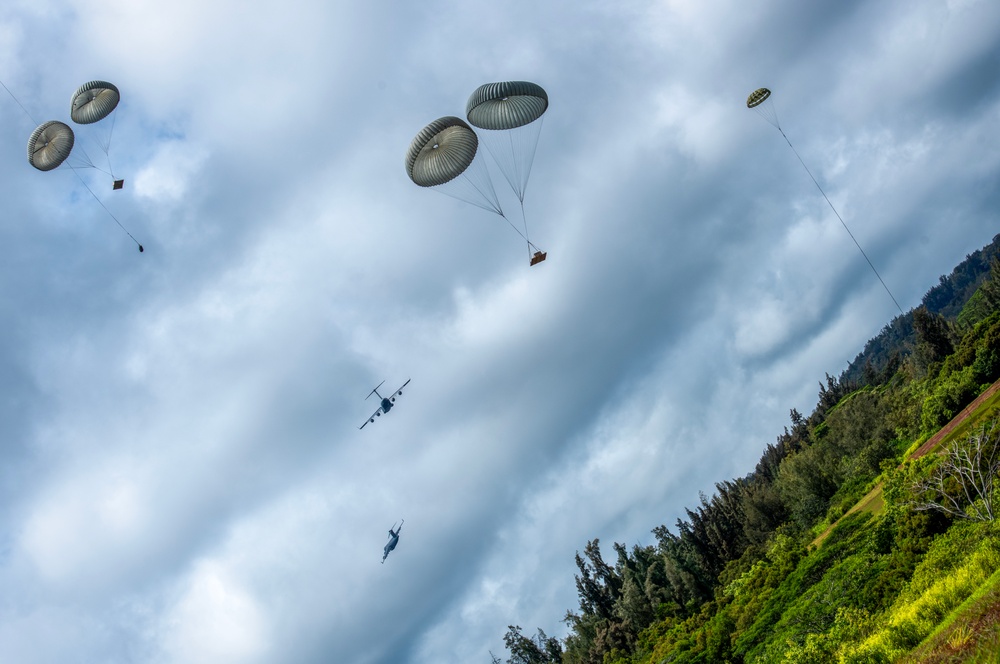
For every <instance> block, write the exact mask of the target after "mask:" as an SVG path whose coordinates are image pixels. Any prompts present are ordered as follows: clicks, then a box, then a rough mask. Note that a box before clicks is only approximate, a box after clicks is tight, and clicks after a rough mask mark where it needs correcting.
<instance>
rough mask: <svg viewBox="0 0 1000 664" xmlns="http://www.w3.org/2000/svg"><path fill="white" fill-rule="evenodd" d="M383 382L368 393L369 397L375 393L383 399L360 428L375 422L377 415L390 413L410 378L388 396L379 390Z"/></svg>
mask: <svg viewBox="0 0 1000 664" xmlns="http://www.w3.org/2000/svg"><path fill="white" fill-rule="evenodd" d="M384 382H385V381H384V380H383V381H382V383H384ZM382 383H379V384H378V385H376V386H375V389H374V390H372V391H371V392H369V393H368V397H370V396H371V395H373V394H374V395H376V396H377V397H378V398H379V399H381V400H382V402H381V403H380V404H379V407H378V409H377V410H376V411H375V412H374V413H372V414H371V416H370V417H369V418H368V419H367V420H365V423H364V424H362V425H361V426H359V427H358V429H364V428H365V427H366V426H368V425H369V424H371V423H372V422H374V421H375V418H376V417H381V416H382V413H388V412H389V411H390V410H392V404H393V403H394V402H395V401H396V397H398V396H401V395H402V394H403V388H404V387H406V386H407V385H409V384H410V379H409V378H407V379H406V382H405V383H403V384H402V385H400V386H399V389H396V390H394V394H391V395H390V396H388V397H384V396H382V395H381V394H379V392H378V388H380V387H382ZM368 397H365V399H367V398H368Z"/></svg>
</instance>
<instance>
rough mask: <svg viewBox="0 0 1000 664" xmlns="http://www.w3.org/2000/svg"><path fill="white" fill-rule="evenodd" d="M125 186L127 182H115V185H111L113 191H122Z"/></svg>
mask: <svg viewBox="0 0 1000 664" xmlns="http://www.w3.org/2000/svg"><path fill="white" fill-rule="evenodd" d="M124 186H125V180H115V183H114V184H113V185H111V189H112V190H117V189H121V188H122V187H124Z"/></svg>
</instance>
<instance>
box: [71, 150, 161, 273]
mask: <svg viewBox="0 0 1000 664" xmlns="http://www.w3.org/2000/svg"><path fill="white" fill-rule="evenodd" d="M70 169H71V170H72V171H73V174H74V175H76V177H77V179H78V180H80V183H81V184H83V186H84V187H86V188H87V191H89V192H90V195H91V196H93V197H94V200H95V201H97V202H98V203H100V205H101V207H102V208H104V211H105V212H107V213H108V216H109V217H111V218H112V219H114V220H115V223H116V224H118V227H119V228H120V229H122V230H123V231H125V235H128V236H129V237H130V238H132V241H133V242H135V244H136V246H137V247H139V253H142V252H143V251H145V249H143V247H142V244H140V243H139V241H138V240H136V239H135V236H134V235H132V234H131V233H129V232H128V229H127V228H125V227H124V226H122V222H120V221H118V217H116V216H115V215H113V214H111V210H109V209H108V206H107V205H105V204H104V201H102V200H101V199H100V198H98V197H97V194H95V193H94V190H93V189H91V188H90V186H89V185H88V184H87V181H86V180H84V179H83V178H82V177H80V174H79V173H77V172H76V171H77V169H76V168H74V167H73V166H70Z"/></svg>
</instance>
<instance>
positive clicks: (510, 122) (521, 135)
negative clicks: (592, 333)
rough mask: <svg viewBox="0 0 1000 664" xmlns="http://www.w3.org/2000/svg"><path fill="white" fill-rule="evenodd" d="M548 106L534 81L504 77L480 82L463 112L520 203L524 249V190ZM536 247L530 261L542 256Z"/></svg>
mask: <svg viewBox="0 0 1000 664" xmlns="http://www.w3.org/2000/svg"><path fill="white" fill-rule="evenodd" d="M548 107H549V95H548V93H546V92H545V90H544V89H543V88H542V87H541V86H540V85H537V84H535V83H530V82H528V81H504V82H500V83H486V84H484V85H480V86H479V87H478V88H476V90H475V91H474V92H473V93H472V95H471V96H470V97H469V101H468V103H467V104H466V106H465V115H466V117H467V118H468V119H469V123H470V124H472V126H474V127H475V128H476V129H478V130H479V132H480V136H481V137H482V139H483V144H484V145H486V149H487V150H489V152H490V154H491V155H492V156H493V159H494V161H496V163H497V166H499V167H500V172H501V173H503V175H504V177H505V178H506V179H507V183H508V184H509V185H510V188H511V189H512V190H513V191H514V194H515V195H517V199H518V201H520V203H521V220H522V222H523V223H524V234H523V235H524V239H525V241H526V242H527V243H528V251H529V253H530V251H531V248H532V247H534V245H533V244H532V243H531V240H530V239H528V220H527V217H526V216H525V214H524V193H525V190H526V189H527V187H528V177H529V176H530V175H531V165H532V163H533V162H534V160H535V149H536V148H537V147H538V137H539V135H540V134H541V131H542V116H543V115H544V113H545V111H546V110H547V109H548ZM535 249H536V251H535V254H534V256H532V257H531V261H530V264H531V265H535V264H537V263H540V262H542V261H543V260H545V257H546V254H545V253H544V252H542V251H537V247H535Z"/></svg>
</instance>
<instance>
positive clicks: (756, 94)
mask: <svg viewBox="0 0 1000 664" xmlns="http://www.w3.org/2000/svg"><path fill="white" fill-rule="evenodd" d="M747 108H750V109H753V111H754V112H756V113H757V115H759V116H760V117H762V118H764V119H765V120H766V121H767V122H768V124H770V125H772V126H773V127H775V128H776V129H778V130H779V131H780V130H781V125H779V124H778V112H777V111H775V110H774V102H773V101H771V91H770V90H768V89H767V88H757V89H756V90H754V91H753V92H751V93H750V96H749V97H747Z"/></svg>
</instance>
